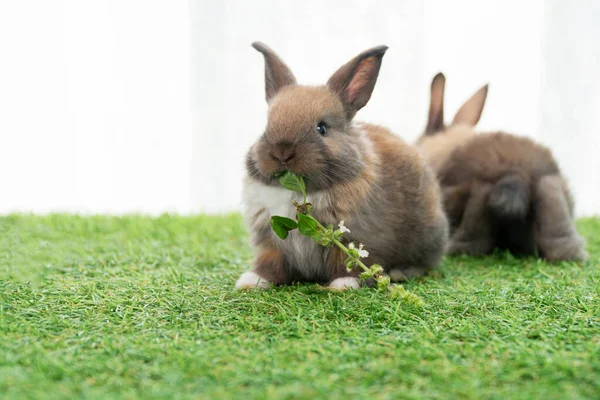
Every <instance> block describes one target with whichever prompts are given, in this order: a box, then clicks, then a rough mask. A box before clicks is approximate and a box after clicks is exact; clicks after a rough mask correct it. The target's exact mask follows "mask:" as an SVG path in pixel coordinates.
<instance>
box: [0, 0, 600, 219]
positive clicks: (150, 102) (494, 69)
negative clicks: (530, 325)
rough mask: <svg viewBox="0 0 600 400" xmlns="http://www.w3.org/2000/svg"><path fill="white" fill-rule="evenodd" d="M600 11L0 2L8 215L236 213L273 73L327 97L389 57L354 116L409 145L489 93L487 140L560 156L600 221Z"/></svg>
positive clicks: (495, 2) (0, 199) (0, 183)
mask: <svg viewBox="0 0 600 400" xmlns="http://www.w3.org/2000/svg"><path fill="white" fill-rule="evenodd" d="M598 21H600V3H598V2H596V1H594V0H580V1H577V2H566V1H560V0H547V1H542V0H529V1H515V0H512V1H506V0H503V1H501V0H488V1H477V0H473V1H467V0H460V1H452V2H449V1H445V0H425V1H420V0H403V1H393V0H389V1H374V2H366V1H364V0H363V1H349V0H336V1H326V2H323V1H316V0H308V1H303V2H297V1H265V0H260V1H252V2H248V1H243V0H226V1H203V0H192V1H190V2H187V1H174V0H173V1H167V0H164V1H150V0H145V1H142V0H105V1H102V2H97V1H91V0H71V1H67V0H65V1H52V2H48V1H44V0H37V1H32V0H29V1H26V0H20V1H18V2H17V1H8V0H0V55H1V58H0V213H7V212H15V211H23V212H53V211H66V212H80V213H117V214H120V213H131V212H136V213H152V214H157V213H161V212H179V213H198V212H226V211H230V210H236V209H238V208H239V203H240V194H239V192H240V181H241V177H242V174H243V158H244V153H245V151H246V150H247V148H248V147H249V145H250V144H251V143H252V142H253V141H254V140H256V138H257V137H258V136H259V135H260V133H261V132H262V129H263V128H264V125H265V121H266V104H265V101H264V82H263V68H264V64H263V60H262V57H261V56H260V54H259V53H257V52H256V51H255V50H254V49H252V48H251V47H250V43H251V42H252V41H254V40H261V41H263V42H265V43H267V44H268V45H269V46H271V47H272V48H273V49H275V50H276V51H277V52H278V53H279V54H280V55H281V56H282V58H283V59H284V60H285V61H286V62H287V64H288V65H289V66H290V67H291V68H292V70H293V71H294V73H295V74H296V77H297V78H298V80H299V82H300V83H306V84H320V83H324V82H325V81H326V80H327V78H328V77H329V75H330V74H331V73H333V72H334V71H335V70H336V69H337V68H338V67H339V66H341V65H342V64H343V63H345V62H346V61H348V60H349V59H350V58H351V57H353V56H354V55H356V54H358V53H359V52H360V51H362V50H365V49H367V48H369V47H372V46H375V45H379V44H387V45H388V46H389V47H390V49H389V51H388V53H387V54H386V56H385V58H384V61H383V66H382V69H381V73H380V77H379V81H378V84H377V86H376V88H375V91H374V94H373V97H372V98H371V101H370V103H369V104H368V105H367V106H366V107H365V108H364V109H363V110H361V111H360V112H359V114H358V115H357V119H360V120H366V121H372V122H376V123H380V124H383V125H386V126H388V127H390V128H392V129H393V130H394V131H395V132H396V133H397V134H399V135H400V136H402V137H403V138H405V139H406V140H409V141H412V140H414V139H415V138H416V137H417V136H418V134H419V133H420V132H421V130H422V129H423V127H424V125H425V118H426V115H427V107H428V101H429V93H428V90H429V83H430V80H431V78H432V77H433V75H434V74H435V73H436V72H438V71H443V72H444V73H445V74H446V77H447V86H446V118H447V119H448V120H450V119H451V118H452V116H453V114H454V112H455V111H456V110H457V109H458V107H459V106H460V105H461V104H462V102H463V101H465V100H466V99H467V98H468V97H469V96H471V94H472V93H473V92H474V91H475V90H477V89H478V88H479V87H480V86H481V85H483V84H485V83H487V82H489V83H490V91H489V95H488V101H487V104H486V108H485V110H484V113H483V117H482V120H481V122H480V125H479V126H480V128H481V129H482V130H499V129H502V130H507V131H509V132H513V133H518V134H522V135H527V136H531V137H534V138H536V139H537V140H539V141H541V142H543V143H545V144H546V145H548V146H550V147H551V148H552V149H553V150H554V152H555V155H556V157H557V158H558V160H559V163H560V164H561V166H562V168H563V170H564V172H565V175H567V177H568V178H569V180H570V182H571V185H572V187H573V191H574V193H575V196H576V201H577V213H578V215H590V214H598V213H600V178H599V177H598V172H600V157H599V156H598V153H599V151H600V75H599V74H600V72H599V71H600V65H599V61H598V60H599V58H600V25H598V23H597V22H598Z"/></svg>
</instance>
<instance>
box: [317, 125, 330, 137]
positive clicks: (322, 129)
mask: <svg viewBox="0 0 600 400" xmlns="http://www.w3.org/2000/svg"><path fill="white" fill-rule="evenodd" d="M316 129H317V132H319V133H320V134H321V135H322V136H325V133H327V127H326V126H325V124H324V123H323V122H319V123H318V124H317V128H316Z"/></svg>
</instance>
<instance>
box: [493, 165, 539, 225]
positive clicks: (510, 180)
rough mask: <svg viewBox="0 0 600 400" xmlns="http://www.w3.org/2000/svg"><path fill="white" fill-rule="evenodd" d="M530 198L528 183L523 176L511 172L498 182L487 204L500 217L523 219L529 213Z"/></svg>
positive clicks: (515, 219)
mask: <svg viewBox="0 0 600 400" xmlns="http://www.w3.org/2000/svg"><path fill="white" fill-rule="evenodd" d="M529 200H530V196H529V185H528V183H527V182H526V181H525V180H524V179H523V178H522V177H521V176H519V175H517V174H511V175H507V176H505V177H504V178H502V179H500V180H499V181H498V182H496V184H495V185H494V187H493V188H492V191H491V192H490V197H489V199H488V202H487V204H488V207H489V208H490V211H491V212H492V213H493V214H494V216H495V217H496V218H498V219H503V220H514V221H523V220H524V219H525V218H527V215H528V214H529V208H530V207H529V203H530V201H529Z"/></svg>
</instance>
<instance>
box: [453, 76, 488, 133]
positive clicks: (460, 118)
mask: <svg viewBox="0 0 600 400" xmlns="http://www.w3.org/2000/svg"><path fill="white" fill-rule="evenodd" d="M487 92H488V85H485V86H484V87H482V88H481V89H479V90H478V91H477V92H475V94H474V95H473V96H472V97H471V98H470V99H469V100H467V101H466V103H465V104H463V105H462V107H461V108H460V109H459V110H458V112H457V113H456V115H455V116H454V120H453V121H452V124H466V125H469V126H475V125H477V122H479V118H481V113H482V111H483V106H484V105H485V98H486V97H487Z"/></svg>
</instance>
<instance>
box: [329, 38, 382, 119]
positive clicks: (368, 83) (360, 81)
mask: <svg viewBox="0 0 600 400" xmlns="http://www.w3.org/2000/svg"><path fill="white" fill-rule="evenodd" d="M387 49H388V47H387V46H377V47H373V48H372V49H369V50H367V51H364V52H362V53H360V54H359V55H358V56H356V57H354V58H353V59H352V60H350V62H348V63H347V64H345V65H343V66H342V67H341V68H340V69H338V70H337V71H336V72H335V73H334V74H333V75H332V76H331V78H329V81H327V86H329V88H330V89H331V90H333V91H334V92H335V93H337V94H338V95H339V96H340V99H341V100H342V103H343V104H344V109H345V110H346V115H347V117H348V119H351V118H352V117H353V116H354V114H356V112H357V111H358V110H360V109H361V108H363V107H364V106H365V105H366V104H367V102H368V101H369V99H370V98H371V93H373V88H374V87H375V82H377V76H378V75H379V68H380V67H381V60H382V58H383V55H384V54H385V52H386V50H387Z"/></svg>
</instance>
